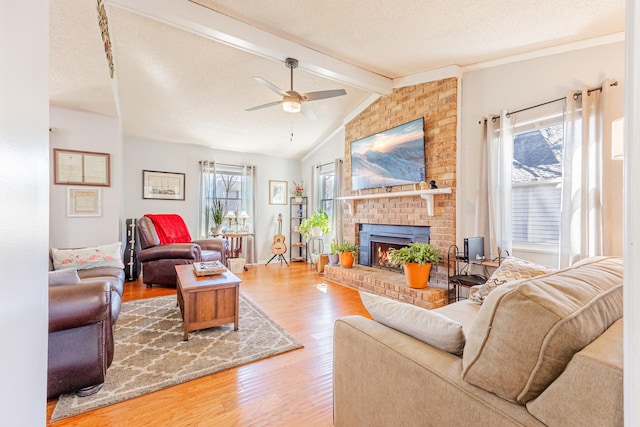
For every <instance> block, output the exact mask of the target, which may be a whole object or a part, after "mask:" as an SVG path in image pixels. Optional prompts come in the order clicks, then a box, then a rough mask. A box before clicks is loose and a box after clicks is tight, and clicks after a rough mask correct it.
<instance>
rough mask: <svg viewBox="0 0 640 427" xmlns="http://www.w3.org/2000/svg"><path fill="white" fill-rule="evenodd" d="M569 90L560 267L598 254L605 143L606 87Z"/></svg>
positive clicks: (607, 98) (600, 242)
mask: <svg viewBox="0 0 640 427" xmlns="http://www.w3.org/2000/svg"><path fill="white" fill-rule="evenodd" d="M610 84H611V82H610V81H609V80H605V81H604V82H603V83H602V90H589V89H588V88H586V87H584V88H583V89H582V91H581V92H576V91H571V92H570V93H569V94H568V95H567V104H566V111H565V131H564V134H565V143H564V154H563V159H562V163H563V164H562V167H563V171H562V208H561V209H562V210H561V219H560V221H561V222H560V251H559V252H560V260H559V265H560V268H564V267H568V266H570V265H571V264H573V263H574V262H576V261H578V260H580V259H582V258H586V257H590V256H596V255H602V253H603V239H602V168H603V161H602V160H603V158H602V156H603V150H602V147H603V140H604V138H605V137H608V138H610V131H609V129H608V127H607V126H605V124H606V125H608V124H609V123H610V118H609V98H610V96H609V86H610Z"/></svg>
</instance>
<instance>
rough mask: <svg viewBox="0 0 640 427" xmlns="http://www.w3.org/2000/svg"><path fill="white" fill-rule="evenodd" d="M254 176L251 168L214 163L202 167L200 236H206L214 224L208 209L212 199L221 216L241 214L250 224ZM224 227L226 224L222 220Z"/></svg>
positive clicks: (252, 214) (211, 204) (252, 217)
mask: <svg viewBox="0 0 640 427" xmlns="http://www.w3.org/2000/svg"><path fill="white" fill-rule="evenodd" d="M254 176H255V175H254V167H252V166H242V165H224V164H219V163H216V164H214V163H213V162H207V163H206V164H205V165H203V168H202V194H201V202H202V211H201V218H200V230H201V236H203V237H204V236H207V234H208V232H209V230H210V228H211V227H213V226H214V225H215V224H214V222H213V218H212V217H211V208H212V206H213V203H214V201H215V200H218V201H219V202H220V203H221V204H222V208H223V212H224V215H226V214H227V212H229V211H231V212H234V213H236V214H240V213H241V212H243V211H244V212H247V214H248V215H249V221H250V222H253V221H251V220H253V219H254V218H255V213H254V206H253V198H254V194H253V188H254V185H255V184H254V182H253V181H254ZM224 224H225V225H226V220H225V222H224ZM245 225H246V223H245ZM254 231H255V230H254Z"/></svg>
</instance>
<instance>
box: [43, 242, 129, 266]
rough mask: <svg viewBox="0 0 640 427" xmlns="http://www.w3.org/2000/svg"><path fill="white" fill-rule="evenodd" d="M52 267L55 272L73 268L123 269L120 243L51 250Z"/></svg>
mask: <svg viewBox="0 0 640 427" xmlns="http://www.w3.org/2000/svg"><path fill="white" fill-rule="evenodd" d="M51 258H52V260H53V267H54V269H56V270H62V269H67V268H74V269H76V270H84V269H88V268H95V267H116V268H124V263H123V262H122V243H120V242H117V243H112V244H109V245H102V246H97V247H91V248H79V249H53V248H52V249H51Z"/></svg>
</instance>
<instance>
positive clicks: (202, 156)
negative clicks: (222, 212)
mask: <svg viewBox="0 0 640 427" xmlns="http://www.w3.org/2000/svg"><path fill="white" fill-rule="evenodd" d="M200 160H213V161H216V162H218V163H226V164H247V165H254V166H256V177H257V188H256V192H257V194H256V196H257V197H256V210H257V212H258V218H250V219H249V222H250V223H252V224H253V230H254V232H255V233H256V236H255V239H256V258H257V260H258V261H259V262H265V261H266V260H268V259H269V258H271V256H272V255H271V245H272V244H273V236H274V235H275V234H276V232H277V231H278V230H277V217H278V213H282V215H283V223H282V231H283V234H284V235H285V237H286V240H285V243H287V242H288V240H289V238H288V236H289V233H288V230H289V219H288V218H289V214H288V212H289V206H288V205H286V206H285V205H270V204H269V198H268V195H269V180H277V181H287V182H288V183H289V189H291V185H292V181H293V180H296V181H300V180H301V176H300V162H299V161H298V160H290V159H280V158H276V157H268V156H264V155H259V154H251V153H236V152H230V151H221V150H214V149H211V148H207V147H204V146H200V145H193V144H175V143H170V142H163V141H155V140H149V139H143V138H137V137H125V141H124V172H123V174H124V175H123V180H124V198H123V200H124V211H123V212H124V217H125V218H140V217H141V216H143V215H144V214H148V213H149V214H153V213H176V214H179V215H181V216H182V217H183V218H184V220H185V222H186V223H187V226H188V227H189V231H190V232H191V235H192V237H193V238H194V239H195V238H196V237H197V235H198V215H199V205H198V203H199V196H198V195H199V191H200V190H199V174H200V166H199V163H198V162H199V161H200ZM143 170H154V171H162V172H179V173H184V174H185V200H184V201H182V200H150V199H143V198H142V171H143ZM286 257H287V258H288V252H287V254H286Z"/></svg>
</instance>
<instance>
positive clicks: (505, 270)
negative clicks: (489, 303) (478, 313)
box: [469, 256, 556, 304]
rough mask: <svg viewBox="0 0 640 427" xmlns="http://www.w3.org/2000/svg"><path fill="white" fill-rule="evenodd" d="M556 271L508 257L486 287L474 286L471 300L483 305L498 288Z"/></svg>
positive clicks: (470, 296) (470, 294)
mask: <svg viewBox="0 0 640 427" xmlns="http://www.w3.org/2000/svg"><path fill="white" fill-rule="evenodd" d="M554 271H556V270H555V269H553V268H550V267H545V266H544V265H539V264H536V263H535V262H531V261H526V260H524V259H520V258H516V257H512V256H509V257H506V258H505V259H504V260H502V262H501V263H500V266H499V267H498V268H497V269H496V271H494V272H493V274H492V275H491V277H489V279H488V280H487V282H486V283H485V284H484V285H480V286H474V287H473V291H472V290H470V291H469V299H470V300H471V301H472V302H475V303H477V304H482V303H483V302H484V300H485V299H486V298H487V296H488V295H489V294H490V293H491V292H492V291H493V290H494V289H496V288H497V287H498V286H500V285H504V284H505V283H509V282H513V281H516V280H523V279H530V278H532V277H537V276H542V275H543V274H547V273H552V272H554Z"/></svg>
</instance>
